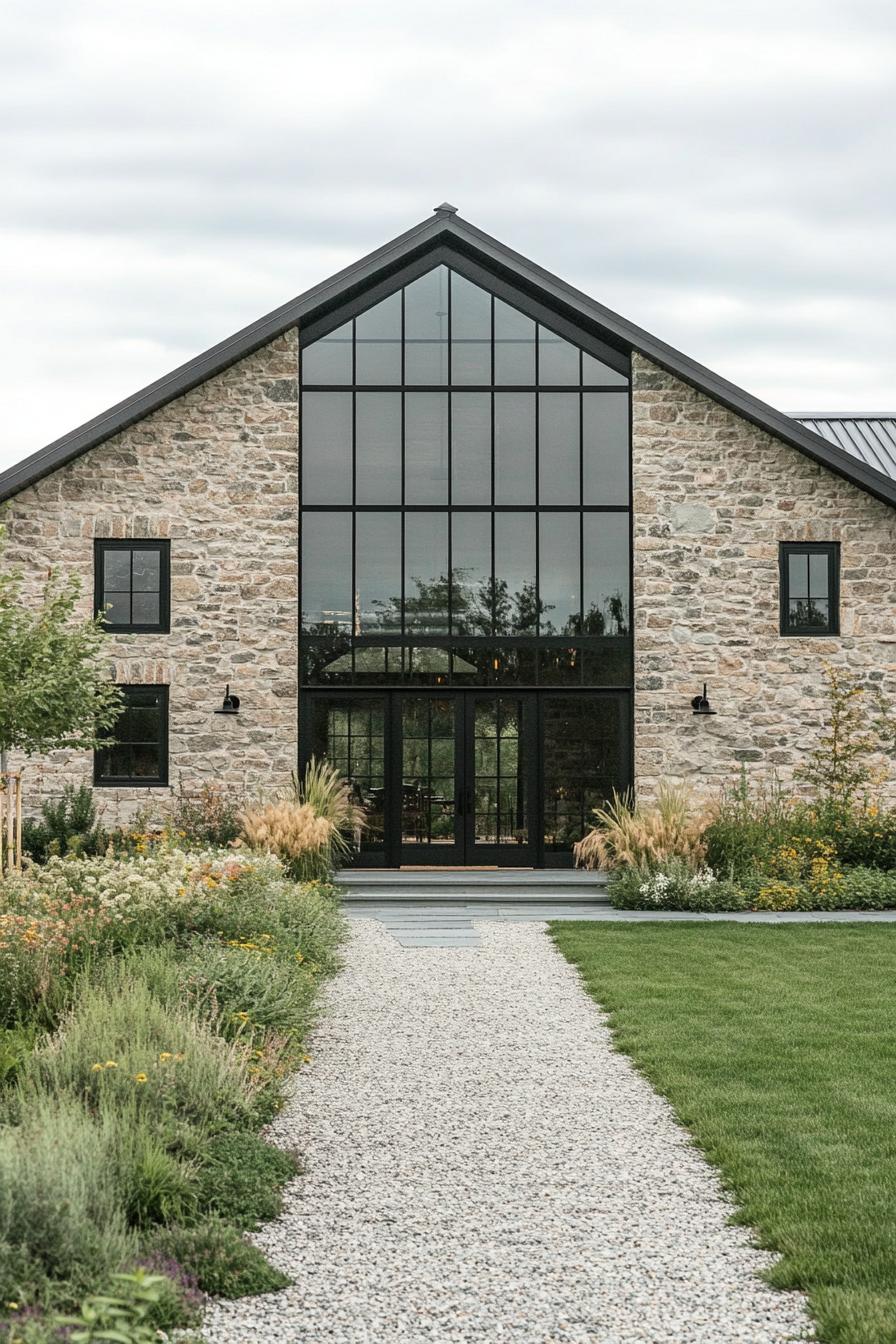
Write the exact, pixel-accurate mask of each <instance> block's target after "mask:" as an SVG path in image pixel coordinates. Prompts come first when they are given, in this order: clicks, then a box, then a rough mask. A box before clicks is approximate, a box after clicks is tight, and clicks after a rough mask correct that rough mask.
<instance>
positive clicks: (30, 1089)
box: [19, 958, 255, 1132]
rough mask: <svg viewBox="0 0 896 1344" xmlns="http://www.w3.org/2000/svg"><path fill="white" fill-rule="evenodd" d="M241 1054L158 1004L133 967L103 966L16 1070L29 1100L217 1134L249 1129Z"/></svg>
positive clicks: (249, 1087)
mask: <svg viewBox="0 0 896 1344" xmlns="http://www.w3.org/2000/svg"><path fill="white" fill-rule="evenodd" d="M249 1067H250V1066H249V1062H248V1059H247V1052H246V1051H245V1050H241V1049H240V1048H239V1047H238V1046H237V1045H233V1044H228V1043H227V1042H225V1041H224V1040H222V1039H221V1037H220V1036H218V1035H216V1034H215V1032H214V1031H213V1030H212V1029H211V1027H210V1026H209V1025H207V1024H206V1023H203V1022H201V1021H199V1020H198V1019H197V1018H196V1017H195V1016H194V1015H193V1014H192V1013H190V1012H189V1011H188V1010H187V1009H186V1008H183V1007H179V1006H178V1005H176V1004H174V1003H166V1002H165V1001H164V1000H162V999H159V998H157V997H156V996H155V995H154V994H153V992H152V990H151V989H150V988H149V986H148V985H147V984H146V982H145V981H144V980H143V979H141V978H140V976H139V975H138V974H136V973H135V968H134V962H133V959H130V958H129V959H127V960H123V961H108V962H105V963H102V964H101V965H100V966H98V967H97V968H96V970H95V971H94V973H93V974H92V976H90V978H87V979H85V980H84V981H83V982H82V984H81V986H80V989H79V993H78V996H77V998H76V1000H75V1003H74V1006H73V1007H72V1009H71V1011H70V1013H69V1015H68V1017H67V1018H65V1020H64V1021H63V1022H62V1024H61V1026H60V1029H59V1030H58V1032H57V1033H56V1034H55V1035H54V1036H53V1037H51V1038H50V1039H48V1040H47V1041H45V1042H44V1043H43V1044H42V1045H41V1046H39V1048H38V1049H37V1050H35V1051H34V1053H33V1054H32V1055H31V1057H30V1059H29V1060H28V1062H27V1064H26V1065H25V1067H24V1069H23V1070H22V1076H21V1082H20V1085H19V1086H20V1089H21V1090H22V1091H23V1093H24V1095H25V1099H26V1100H25V1105H26V1108H27V1105H28V1104H30V1096H31V1094H32V1093H33V1094H35V1095H41V1094H46V1095H51V1096H58V1097H71V1098H73V1099H76V1100H81V1101H84V1102H86V1103H87V1105H88V1106H89V1107H90V1108H91V1109H93V1110H96V1111H99V1109H100V1108H101V1107H109V1106H110V1105H112V1104H114V1105H116V1106H118V1107H119V1108H121V1109H124V1110H128V1109H129V1108H130V1107H131V1106H136V1107H137V1108H138V1114H139V1116H140V1117H141V1119H144V1120H145V1121H146V1122H147V1123H165V1122H166V1121H167V1120H168V1119H169V1118H170V1117H171V1116H177V1117H178V1119H179V1120H180V1121H182V1122H186V1123H189V1124H193V1125H199V1126H203V1127H206V1128H208V1130H209V1132H215V1131H218V1130H220V1129H225V1128H227V1127H230V1126H234V1125H236V1126H240V1127H244V1126H246V1125H248V1124H250V1123H251V1121H252V1114H253V1113H252V1101H251V1094H252V1092H253V1090H254V1089H255V1085H254V1083H253V1079H252V1075H251V1074H250V1073H249Z"/></svg>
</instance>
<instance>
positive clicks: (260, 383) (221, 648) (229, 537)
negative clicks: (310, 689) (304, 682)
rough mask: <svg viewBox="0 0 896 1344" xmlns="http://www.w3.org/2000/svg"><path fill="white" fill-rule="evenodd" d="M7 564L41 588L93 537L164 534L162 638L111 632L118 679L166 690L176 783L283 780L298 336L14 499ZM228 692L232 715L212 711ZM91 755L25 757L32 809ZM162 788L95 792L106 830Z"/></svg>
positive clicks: (79, 570) (87, 601)
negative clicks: (166, 581)
mask: <svg viewBox="0 0 896 1344" xmlns="http://www.w3.org/2000/svg"><path fill="white" fill-rule="evenodd" d="M6 522H7V524H8V533H9V546H8V560H9V562H10V563H12V564H17V565H20V566H21V567H22V568H23V569H24V570H25V571H26V573H27V575H28V579H29V583H32V584H33V585H35V587H36V586H39V585H40V583H41V582H42V580H43V578H44V576H45V575H46V572H47V569H48V568H49V567H51V566H53V567H56V568H58V569H60V570H63V571H64V572H66V573H71V572H75V573H76V574H78V575H79V576H80V578H81V582H82V607H83V610H84V613H85V614H90V612H91V610H92V603H93V542H94V538H95V537H169V538H170V539H171V633H170V634H167V635H165V634H120V635H113V634H110V635H109V636H108V652H109V662H110V666H111V667H112V668H113V669H114V676H115V680H116V681H119V682H130V683H135V684H137V683H141V682H148V683H168V684H169V685H170V691H169V697H170V726H169V759H170V780H171V786H172V788H174V789H176V788H177V787H178V786H179V785H180V784H181V783H183V785H184V786H185V787H187V788H192V787H194V786H196V785H198V784H201V783H203V782H209V783H218V784H224V785H226V786H228V788H230V789H232V790H233V791H235V792H238V793H243V792H252V791H254V790H256V789H259V788H265V787H274V786H278V785H282V784H284V783H286V782H287V781H288V779H289V774H290V771H291V770H293V769H294V768H295V765H296V758H297V737H298V724H297V706H298V649H297V639H298V610H297V606H298V336H297V332H296V331H295V330H292V331H289V332H287V333H286V334H285V335H283V336H281V337H278V339H277V340H275V341H273V342H272V343H271V344H270V345H267V346H265V347H264V348H263V349H261V350H258V351H257V352H256V353H255V354H253V355H249V356H247V357H246V358H245V359H243V360H241V361H240V362H239V363H238V364H235V365H234V366H233V367H232V368H230V369H228V370H226V371H225V372H224V373H222V374H220V375H218V376H217V377H215V378H212V379H210V380H209V381H208V382H206V383H204V384H202V385H200V386H199V387H197V388H195V389H194V390H193V391H191V392H188V393H186V394H185V395H184V396H182V397H179V398H178V399H177V400H176V401H173V402H171V403H169V404H168V405H167V406H164V407H162V408H161V409H160V410H158V411H155V412H153V413H152V414H151V415H149V416H147V417H146V418H145V419H143V420H141V421H139V422H138V423H137V424H134V425H132V426H131V427H130V428H129V429H126V430H124V431H122V432H121V433H120V434H118V435H116V436H115V437H114V438H112V439H109V440H108V441H107V442H106V443H103V444H100V445H98V446H97V447H96V448H92V449H90V451H89V452H87V453H85V454H84V455H83V456H82V457H79V458H77V459H75V460H74V461H73V462H71V463H69V464H68V465H67V466H65V467H62V468H60V469H59V470H57V471H55V472H53V474H52V475H50V476H48V477H46V478H45V479H44V480H42V481H39V482H38V483H37V484H36V485H34V486H30V487H29V488H28V489H26V490H23V491H22V492H21V493H20V494H19V495H17V496H15V497H14V498H13V499H12V500H11V501H10V503H9V505H8V507H7V511H6ZM228 681H229V682H230V684H231V687H232V690H233V692H234V694H236V695H239V697H240V699H241V701H242V705H241V709H240V713H239V714H238V715H237V716H235V717H224V716H221V715H216V714H215V713H214V710H215V709H218V708H220V705H221V701H222V698H223V696H224V686H225V683H226V682H228ZM92 771H93V762H92V756H91V754H90V753H88V752H66V751H58V752H54V753H52V755H50V756H49V757H33V758H32V759H31V760H30V761H29V762H28V763H27V774H26V786H25V787H26V797H27V804H28V806H27V810H28V811H29V812H36V811H37V810H38V807H39V803H40V801H41V799H42V798H43V797H47V796H48V797H55V796H58V794H59V793H60V791H61V788H62V786H63V784H65V783H67V782H70V781H72V782H76V783H78V782H81V781H88V782H89V781H90V780H91V779H92ZM166 793H170V790H164V789H131V788H128V789H106V788H103V789H98V790H97V797H98V799H99V800H100V802H101V803H102V805H103V821H104V822H105V823H106V824H113V823H115V822H119V821H120V822H124V821H130V820H132V819H133V818H134V816H135V815H136V814H137V813H138V811H140V810H141V809H142V808H145V807H146V806H147V804H148V803H158V801H159V799H160V797H161V798H164V796H165V795H166Z"/></svg>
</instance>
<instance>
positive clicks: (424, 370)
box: [404, 266, 448, 384]
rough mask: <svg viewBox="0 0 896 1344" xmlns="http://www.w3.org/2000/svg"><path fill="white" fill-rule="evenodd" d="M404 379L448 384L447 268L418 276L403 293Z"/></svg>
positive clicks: (440, 267)
mask: <svg viewBox="0 0 896 1344" xmlns="http://www.w3.org/2000/svg"><path fill="white" fill-rule="evenodd" d="M404 339H405V349H404V380H405V382H406V383H437V384H438V383H447V381H448V267H447V266H437V267H436V268H435V270H432V271H429V272H428V273H427V274H426V275H421V277H420V279H419V280H414V281H413V283H412V284H410V285H407V286H406V288H405V291H404Z"/></svg>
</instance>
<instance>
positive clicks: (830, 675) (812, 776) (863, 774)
mask: <svg viewBox="0 0 896 1344" xmlns="http://www.w3.org/2000/svg"><path fill="white" fill-rule="evenodd" d="M824 675H825V680H826V682H827V694H828V709H827V716H826V717H827V722H826V724H825V731H824V732H823V733H822V735H821V738H820V739H819V743H818V746H817V747H816V748H815V750H814V751H812V752H810V754H809V758H808V760H807V761H806V764H805V765H803V766H801V767H800V769H799V770H797V772H796V777H797V779H803V780H805V781H806V783H807V784H809V785H811V786H812V788H814V789H815V790H816V792H817V794H818V797H819V798H820V799H821V800H823V801H825V802H828V803H832V804H834V805H837V806H841V807H847V806H849V804H850V803H851V802H852V801H853V799H854V798H855V796H856V794H857V793H859V792H860V791H861V790H863V789H867V788H868V787H869V786H870V785H871V784H873V783H874V782H875V777H874V770H873V768H872V760H871V758H872V756H873V755H874V753H875V752H878V751H880V750H881V749H882V748H883V747H884V746H885V743H884V742H883V741H882V739H881V735H880V732H879V730H878V729H877V725H875V724H871V725H869V719H868V706H867V704H866V702H865V699H864V697H865V688H864V687H863V686H857V685H856V684H855V683H854V682H850V681H849V680H848V679H847V677H846V676H845V675H844V674H843V673H842V672H840V671H838V670H837V668H836V667H833V666H832V665H831V664H830V663H825V665H824Z"/></svg>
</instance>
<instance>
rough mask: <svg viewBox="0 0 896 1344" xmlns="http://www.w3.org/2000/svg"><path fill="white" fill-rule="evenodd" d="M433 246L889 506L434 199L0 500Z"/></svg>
mask: <svg viewBox="0 0 896 1344" xmlns="http://www.w3.org/2000/svg"><path fill="white" fill-rule="evenodd" d="M440 245H447V246H449V247H451V248H453V249H456V250H457V251H459V252H461V253H464V254H465V255H466V256H468V257H470V258H471V259H472V260H473V261H474V262H478V263H479V264H480V265H482V266H484V267H485V268H486V269H488V270H491V271H493V272H496V273H497V274H498V275H499V276H503V277H505V278H506V279H508V280H510V281H511V282H512V283H513V284H514V285H516V286H517V287H519V288H521V289H523V290H524V291H526V292H527V293H529V294H530V295H532V296H533V297H535V298H537V299H539V300H541V301H542V302H544V303H546V304H548V305H550V306H551V307H553V308H555V309H557V310H558V311H559V312H560V313H562V314H565V315H566V316H567V318H569V319H570V320H572V321H574V322H579V323H582V324H584V325H585V326H586V327H587V328H588V329H590V330H592V331H594V332H595V334H597V335H599V336H600V337H601V338H602V339H603V340H605V341H608V342H609V343H610V344H611V345H615V346H616V347H617V348H619V349H621V350H626V351H628V352H632V351H637V352H638V353H640V354H642V355H644V356H646V357H647V358H648V359H650V360H652V361H653V363H655V364H658V365H659V366H660V367H661V368H663V369H665V370H667V371H668V372H669V373H672V374H674V375H675V376H677V377H679V378H681V379H682V380H683V381H684V382H686V383H689V384H690V385H691V386H692V387H694V388H696V389H697V390H698V391H700V392H705V393H706V394H707V395H708V396H710V397H712V398H714V399H715V400H716V401H719V402H721V403H722V405H724V406H727V407H728V408H729V409H730V410H732V411H734V412H736V413H737V414H738V415H741V416H743V417H744V418H745V419H747V420H750V421H752V423H753V424H755V425H757V426H759V428H760V429H764V430H767V431H768V432H769V433H770V434H774V435H775V436H776V437H777V438H779V439H783V440H784V442H785V443H789V444H791V445H792V446H793V447H794V448H797V449H799V451H800V452H802V453H805V454H806V456H808V457H810V458H812V459H813V460H814V461H816V462H819V463H821V464H822V465H823V466H825V467H828V468H829V469H830V470H832V471H835V472H837V474H838V475H840V476H843V477H845V478H846V479H847V480H849V481H852V482H853V483H854V484H855V485H858V486H860V487H861V488H862V489H863V490H866V491H868V493H869V494H872V495H874V496H876V497H877V498H878V499H881V500H884V501H885V502H886V503H887V504H896V480H894V479H892V478H891V477H890V476H889V475H887V474H886V473H885V472H883V471H880V470H878V468H877V467H876V466H875V465H872V464H871V463H869V462H868V461H866V460H865V459H864V458H863V457H860V456H856V455H855V454H854V453H853V452H851V451H847V449H846V448H845V447H843V446H841V444H840V443H839V442H838V441H836V440H834V439H832V438H831V437H828V436H825V435H824V434H823V433H819V432H816V430H815V428H814V427H813V428H810V427H807V426H806V425H805V424H803V423H801V421H800V420H799V419H795V418H794V417H792V416H789V415H785V414H784V412H783V411H777V410H775V409H774V408H773V407H772V406H769V405H767V404H766V403H765V402H763V401H760V400H759V398H757V397H753V396H751V395H750V393H748V392H745V391H744V390H743V389H742V388H739V387H737V386H735V384H734V383H730V382H728V380H727V379H725V378H722V377H720V376H719V375H718V374H717V373H713V372H712V370H711V369H707V368H705V367H704V366H703V365H702V364H698V363H697V362H696V361H695V360H692V359H689V358H688V357H687V356H686V355H683V354H682V353H681V352H680V351H678V350H675V349H674V348H673V347H672V346H671V345H667V344H666V343H665V341H661V340H659V339H658V338H657V337H656V336H651V335H650V333H649V332H646V331H644V330H642V328H641V327H638V326H636V325H635V324H634V323H633V322H629V321H627V320H626V319H625V318H623V317H620V316H619V314H618V313H614V312H611V310H610V309H609V308H605V307H604V306H603V304H600V303H597V302H596V301H595V300H594V299H591V298H589V297H588V295H587V294H583V293H582V292H581V290H578V289H575V288H574V287H573V286H572V285H568V284H567V283H566V282H565V281H563V280H560V279H558V277H557V276H555V275H552V274H551V273H550V271H546V270H544V269H543V268H542V267H541V266H537V265H536V264H535V263H534V262H532V261H529V260H527V258H525V257H523V256H520V254H519V253H518V252H514V251H513V250H512V249H511V248H509V247H505V246H504V244H503V243H499V242H498V241H497V240H496V239H495V238H492V237H490V236H489V235H488V234H487V233H483V232H482V231H481V230H480V229H477V228H476V227H475V226H474V225H473V224H469V223H468V222H467V221H466V220H464V219H462V218H461V217H460V216H459V215H458V214H457V213H456V211H455V209H454V207H453V206H448V205H444V206H439V207H437V209H436V210H435V212H434V214H433V215H432V216H430V217H429V218H428V219H425V220H423V222H422V223H420V224H417V225H415V226H414V228H412V229H409V230H408V231H407V232H406V233H403V234H401V235H400V236H399V237H397V238H394V239H393V240H392V242H390V243H386V244H385V246H383V247H379V248H377V249H376V251H375V252H371V253H370V254H369V255H368V256H366V257H363V258H362V259H361V260H360V261H357V262H354V263H353V264H352V265H351V266H347V267H346V268H345V269H344V270H342V271H339V272H337V274H336V275H334V276H331V277H330V279H328V280H324V281H322V282H321V283H320V284H318V285H315V286H314V287H313V288H312V289H309V290H306V291H305V293H304V294H300V295H299V296H298V298H295V299H292V300H290V302H289V303H285V304H283V305H282V306H281V307H280V308H275V309H274V311H273V312H271V313H268V314H266V316H264V317H261V318H259V319H258V321H257V322H253V323H251V324H250V325H249V326H248V327H244V328H243V329H242V330H241V331H238V332H236V333H235V334H234V335H233V336H229V337H228V338H227V339H226V340H224V341H221V342H220V343H219V344H218V345H213V346H212V347H211V349H210V350H206V351H205V352H204V353H203V354H201V355H197V356H196V358H195V359H191V360H188V362H187V363H186V364H182V365H181V366H180V367H179V368H177V369H174V370H173V371H172V372H171V373H168V374H166V375H165V376H164V377H163V378H159V379H158V380H157V381H156V382H154V383H150V384H149V386H148V387H144V388H142V389H141V390H140V391H139V392H135V393H134V395H133V396H131V397H128V398H126V399H125V400H124V401H121V402H119V403H118V404H117V405H116V406H112V407H110V408H109V409H108V410H107V411H103V412H102V413H101V414H100V415H98V416H95V417H94V418H93V419H92V420H88V421H87V422H86V424H83V425H81V426H79V427H78V428H77V429H73V430H72V431H71V432H70V433H68V434H64V435H63V436H62V438H60V439H56V440H55V441H54V442H53V443H50V444H47V446H46V447H45V448H41V449H39V450H38V451H37V452H36V453H32V455H31V456H30V457H27V458H25V460H24V461H22V462H19V463H17V464H16V465H15V466H12V467H9V468H8V469H7V470H6V471H4V472H2V473H0V501H2V500H4V499H8V498H10V497H11V496H12V495H15V494H17V493H18V492H19V491H20V490H23V489H24V488H25V487H26V486H28V485H32V484H34V482H35V481H39V480H40V479H41V478H42V477H43V476H46V475H48V474H49V473H50V472H51V471H55V469H56V468H57V467H60V466H63V465H64V464H65V463H66V462H70V461H71V460H72V459H73V458H75V457H78V456H80V454H82V453H85V452H87V451H88V449H90V448H94V447H96V445H97V444H100V443H102V442H104V440H106V439H109V438H111V437H112V436H113V435H114V434H117V433H118V432H119V431H120V430H122V429H125V428H126V427H127V426H128V425H132V424H134V423H135V422H136V421H137V420H141V419H143V417H144V416H146V415H149V414H150V413H151V412H152V411H155V410H158V408H159V407H161V406H164V405H166V404H167V403H168V402H169V401H173V400H174V399H175V397H179V396H181V395H182V394H183V393H184V392H188V391H189V390H190V389H191V388H194V387H196V386H198V384H199V383H202V382H205V381H206V380H207V379H208V378H212V377H214V376H215V375H216V374H218V373H221V372H223V370H224V369H227V368H229V367H230V365H232V364H235V363H236V362H237V361H238V360H240V359H243V358H244V357H245V356H246V355H249V354H251V353H252V352H253V351H255V350H258V349H260V348H261V347H262V346H263V345H266V344H267V343H268V342H269V341H272V340H274V338H275V337H277V336H279V335H282V333H283V332H284V331H288V330H289V329H290V327H294V326H296V325H297V324H299V325H301V324H303V323H306V322H307V321H308V320H309V319H312V318H317V317H320V316H322V315H324V314H326V313H327V312H328V311H330V310H332V309H334V308H336V307H338V306H339V305H341V304H343V303H346V302H348V301H350V300H351V299H354V298H356V297H358V296H359V295H360V294H361V293H362V292H363V291H364V289H365V288H366V286H368V285H369V284H371V283H372V282H374V281H375V280H376V281H378V280H382V279H385V278H387V277H388V275H389V274H390V273H391V272H393V271H397V270H398V269H399V268H400V267H402V266H405V265H407V264H408V263H410V262H412V261H414V260H415V259H416V258H419V257H421V256H423V255H424V254H426V253H427V252H430V251H433V250H434V249H436V248H438V247H439V246H440Z"/></svg>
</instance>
